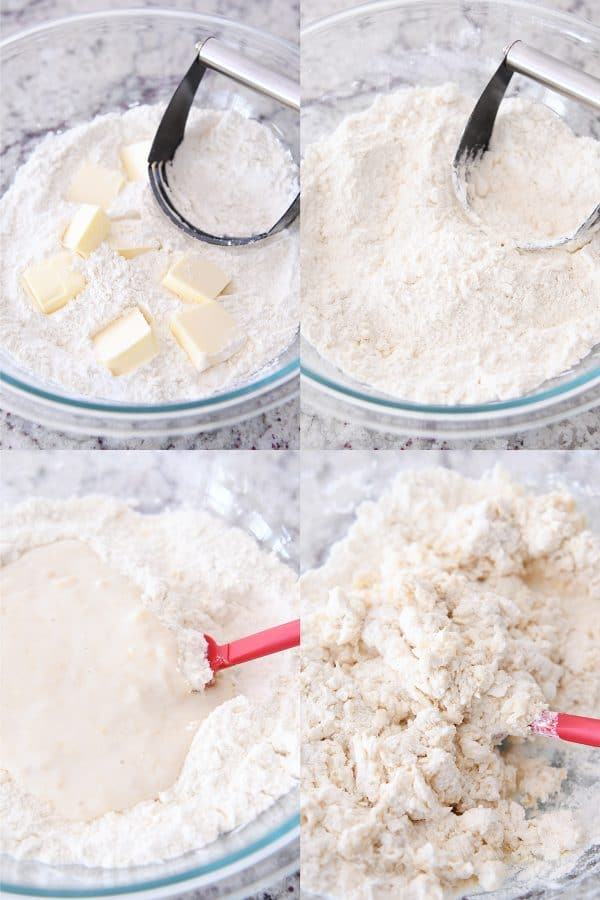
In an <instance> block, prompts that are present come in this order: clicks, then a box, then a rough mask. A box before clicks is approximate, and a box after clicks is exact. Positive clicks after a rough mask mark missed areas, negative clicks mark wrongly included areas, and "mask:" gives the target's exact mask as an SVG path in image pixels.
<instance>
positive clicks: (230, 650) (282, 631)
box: [204, 619, 300, 672]
mask: <svg viewBox="0 0 600 900" xmlns="http://www.w3.org/2000/svg"><path fill="white" fill-rule="evenodd" d="M204 640H205V641H206V643H207V644H208V651H207V656H208V664H209V666H210V667H211V669H212V670H213V672H218V671H219V670H220V669H230V668H231V666H239V665H240V663H245V662H250V660H252V659H260V657H261V656H269V655H270V654H271V653H279V651H280V650H289V649H290V648H291V647H297V646H298V645H299V644H300V619H294V621H293V622H286V623H285V624H284V625H276V626H275V627H274V628H267V629H266V631H259V632H257V633H256V634H250V635H248V637H244V638H238V640H237V641H231V642H230V643H229V644H217V642H216V641H215V639H214V638H212V637H211V636H210V635H209V634H205V635H204Z"/></svg>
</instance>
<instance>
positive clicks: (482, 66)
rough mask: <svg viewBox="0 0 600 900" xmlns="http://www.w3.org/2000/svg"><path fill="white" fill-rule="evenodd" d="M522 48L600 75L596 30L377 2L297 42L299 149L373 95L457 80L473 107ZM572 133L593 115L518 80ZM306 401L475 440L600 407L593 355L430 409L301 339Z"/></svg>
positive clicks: (482, 3)
mask: <svg viewBox="0 0 600 900" xmlns="http://www.w3.org/2000/svg"><path fill="white" fill-rule="evenodd" d="M516 38H520V39H522V40H524V41H526V42H528V43H530V44H531V45H533V46H534V47H539V48H540V49H543V50H546V52H548V53H551V54H553V55H554V56H557V57H558V58H559V59H563V60H565V61H566V62H570V63H571V64H572V65H575V66H578V67H580V68H585V69H587V70H588V71H589V72H591V73H592V74H595V75H597V76H600V28H599V27H598V26H596V25H592V24H591V23H589V22H584V21H581V20H579V19H576V18H575V17H573V16H570V15H566V14H563V13H560V12H552V11H551V10H549V9H542V8H540V7H539V6H533V5H531V4H529V3H526V2H521V0H493V2H491V0H401V2H396V0H381V2H376V3H369V4H366V5H364V6H358V7H356V8H354V9H350V10H347V11H345V12H342V13H339V14H337V15H333V16H330V17H328V18H325V19H321V20H319V21H317V22H315V23H313V24H311V25H309V26H308V27H306V28H305V29H304V30H303V32H302V124H301V133H302V144H303V146H306V145H307V144H308V143H312V142H313V141H315V140H318V139H319V138H321V137H324V136H325V135H328V134H330V133H331V132H332V131H333V130H334V128H335V127H336V126H337V125H338V124H339V122H340V121H341V120H342V119H343V118H344V117H345V116H347V115H348V114H350V113H354V112H358V111H360V110H362V109H365V108H366V107H368V106H369V105H370V104H371V103H372V101H373V100H374V98H375V96H376V95H377V94H378V93H385V92H390V91H393V90H397V89H399V88H402V87H403V86H409V85H416V84H418V85H434V84H439V83H441V82H445V81H455V82H457V83H458V84H459V86H460V87H461V88H462V89H463V90H464V91H466V92H468V93H470V94H471V95H472V96H473V97H476V96H478V95H479V94H480V93H481V91H482V89H483V86H484V85H485V84H486V82H487V80H488V79H489V77H490V76H491V74H492V72H493V71H494V70H495V68H496V67H497V65H498V61H499V59H500V58H501V54H502V50H503V48H504V46H505V45H506V44H508V43H510V42H511V41H513V40H515V39H516ZM519 87H520V88H522V93H523V94H524V95H527V96H530V97H532V98H534V99H536V100H538V101H540V102H542V103H545V104H546V105H548V106H549V107H550V108H551V109H553V110H554V111H555V112H556V113H557V114H559V115H560V116H562V117H563V118H564V119H566V121H567V122H569V124H570V125H571V126H572V127H573V128H574V129H575V131H577V132H578V133H580V134H590V135H594V136H595V137H597V138H600V123H599V121H598V116H597V113H596V112H594V111H593V110H591V109H589V108H586V107H584V106H583V105H581V104H575V103H572V102H569V101H567V100H565V99H564V98H562V97H561V96H559V95H558V94H555V93H552V92H550V91H547V90H544V89H542V88H541V87H540V86H539V85H537V84H536V83H535V82H533V81H531V80H529V79H519ZM301 358H302V400H303V403H305V404H306V405H307V406H310V407H313V408H314V409H315V410H317V411H318V412H320V413H322V414H323V415H325V416H334V417H337V418H340V419H344V420H346V421H350V422H353V423H355V424H358V425H364V426H366V427H368V428H373V429H376V430H380V431H388V432H396V433H402V434H409V435H414V436H419V437H448V438H452V437H459V438H467V437H478V436H485V435H487V436H491V435H501V434H508V433H510V432H514V431H516V430H522V429H525V428H533V427H535V426H539V425H542V424H544V423H547V422H552V421H556V420H558V419H559V418H564V417H566V416H569V415H573V414H574V413H575V412H580V411H583V410H587V409H591V408H592V407H594V406H597V405H598V404H599V403H600V346H598V347H596V348H595V350H594V351H593V352H592V353H590V354H589V355H588V356H587V357H586V358H585V359H584V360H583V361H582V362H580V363H579V365H577V366H575V367H574V368H573V369H572V370H570V371H569V372H565V373H563V374H562V375H560V376H559V377H557V378H554V379H552V380H551V381H548V382H546V383H545V384H543V385H541V386H540V387H539V388H537V389H536V390H535V391H532V392H531V393H530V394H527V395H526V396H523V397H515V398H513V399H511V400H507V401H505V402H501V403H488V404H479V405H477V406H427V405H424V404H416V403H411V402H410V399H409V398H407V399H406V400H403V399H399V398H397V397H392V396H390V395H388V394H385V393H383V392H381V391H378V390H375V389H371V388H369V387H368V386H366V385H365V384H362V383H360V382H358V381H356V380H354V379H353V378H351V377H349V376H348V375H346V374H345V373H343V372H341V371H340V370H339V369H338V368H337V367H336V366H334V365H332V364H331V363H328V362H327V360H325V359H323V358H322V357H321V356H320V354H319V353H318V352H317V351H316V349H315V348H314V347H313V346H312V345H311V344H309V342H308V341H307V340H303V341H302V348H301Z"/></svg>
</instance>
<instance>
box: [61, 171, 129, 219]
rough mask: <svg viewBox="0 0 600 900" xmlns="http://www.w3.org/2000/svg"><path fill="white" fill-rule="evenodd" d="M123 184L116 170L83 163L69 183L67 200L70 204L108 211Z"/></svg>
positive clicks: (120, 175) (123, 180)
mask: <svg viewBox="0 0 600 900" xmlns="http://www.w3.org/2000/svg"><path fill="white" fill-rule="evenodd" d="M124 184H125V179H124V178H123V176H122V174H121V173H120V172H119V171H117V170H116V169H107V168H105V167H104V166H97V165H95V164H94V163H89V162H85V163H83V165H81V166H80V167H79V169H78V170H77V172H76V173H75V176H74V178H73V180H72V181H71V185H70V187H69V190H68V192H67V200H70V201H71V202H72V203H92V204H93V205H94V206H101V207H102V208H103V209H108V208H109V206H110V205H111V204H112V203H113V201H114V200H115V198H116V196H117V194H118V193H119V191H120V190H121V188H122V187H123V185H124Z"/></svg>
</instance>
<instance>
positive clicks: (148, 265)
mask: <svg viewBox="0 0 600 900" xmlns="http://www.w3.org/2000/svg"><path fill="white" fill-rule="evenodd" d="M162 113H163V109H162V108H161V107H159V106H140V107H136V108H134V109H130V110H128V111H127V112H125V113H122V114H121V113H110V114H108V115H103V116H99V117H97V118H96V119H94V120H93V121H92V122H86V123H84V124H83V125H78V126H76V127H75V128H72V129H70V130H68V131H66V132H64V133H62V134H50V135H47V136H46V137H45V138H44V139H43V140H42V141H41V142H40V144H39V145H38V146H37V147H36V148H35V150H34V151H33V153H32V154H31V156H30V157H29V159H28V160H27V162H26V163H25V164H24V165H23V166H22V167H21V168H20V169H19V171H18V172H17V175H16V177H15V180H14V183H13V184H12V185H11V187H10V188H9V189H8V191H7V192H6V194H5V195H4V196H3V197H2V199H1V200H0V243H1V244H2V259H1V260H0V284H1V285H2V299H1V302H0V347H1V348H2V349H3V350H4V351H6V352H7V353H8V354H9V355H10V356H11V357H13V358H14V360H15V361H16V362H17V363H18V364H19V365H20V366H22V367H23V368H24V369H26V370H27V371H28V372H29V373H33V374H34V375H35V376H37V378H39V379H41V380H42V381H43V382H45V383H46V386H48V385H54V386H58V387H60V388H62V389H63V390H66V391H68V392H71V393H74V394H77V395H81V396H85V397H93V398H103V399H105V400H116V401H121V402H124V401H128V402H137V403H159V402H172V401H176V400H183V399H196V398H199V397H206V396H210V395H211V394H214V393H216V392H219V391H223V390H225V389H227V388H230V387H234V386H236V385H237V386H239V385H241V384H245V383H247V382H248V381H249V380H250V379H251V378H252V377H254V376H256V375H258V374H259V373H260V372H262V371H266V369H267V368H268V366H269V365H270V364H271V363H273V362H274V360H276V359H277V357H278V356H279V355H280V354H281V353H283V351H284V350H285V349H286V347H288V346H289V345H290V343H291V342H292V341H293V339H294V337H295V334H296V331H297V328H298V299H297V298H298V268H299V266H298V228H297V226H292V227H291V228H289V229H286V230H285V231H284V232H281V233H280V234H278V235H276V236H275V237H273V238H269V239H268V240H266V241H261V242H260V243H257V244H254V245H251V246H247V247H218V246H214V245H212V244H206V243H202V242H200V241H197V240H195V239H193V238H190V237H188V236H187V235H185V234H184V233H183V232H181V231H180V230H179V229H178V228H177V227H176V226H175V225H174V224H173V223H172V222H171V221H170V220H169V219H168V218H167V217H166V216H165V215H164V213H162V212H161V210H160V209H159V207H158V205H157V203H156V201H155V200H154V197H153V194H152V191H151V188H150V185H149V183H148V181H147V180H144V181H140V182H126V184H125V186H124V187H123V188H122V190H121V192H120V193H119V195H118V196H117V198H116V200H115V202H114V203H113V205H112V207H111V208H110V209H109V210H108V213H109V216H110V217H112V218H115V219H119V218H130V219H135V220H136V221H139V224H140V226H141V228H142V230H143V233H144V236H145V237H148V238H149V239H150V240H151V241H152V243H155V242H156V241H158V242H159V244H160V249H157V250H153V251H151V252H149V253H144V254H142V255H141V256H138V257H136V258H135V259H123V258H122V257H121V256H119V254H117V253H116V252H114V251H113V250H111V249H110V247H109V246H108V244H107V243H106V242H105V243H103V244H101V245H100V246H99V247H98V249H97V250H95V251H94V252H93V253H92V254H91V255H90V256H89V257H88V258H87V259H85V260H81V261H78V262H77V263H76V266H77V268H78V269H80V270H81V271H82V272H83V274H84V275H85V277H86V279H87V286H86V287H85V288H84V290H83V291H82V292H81V293H80V294H78V296H77V297H76V298H75V299H74V300H71V301H69V303H67V304H66V306H64V307H63V308H62V309H60V310H58V311H57V312H55V313H52V315H49V316H45V315H43V314H42V313H41V312H40V311H39V309H37V308H36V307H35V305H34V304H33V302H32V301H31V300H30V299H29V298H28V297H27V295H26V294H25V291H24V289H23V286H22V284H21V276H22V274H23V271H24V270H25V269H26V268H27V266H29V265H30V264H32V263H37V262H40V261H41V260H43V259H44V258H45V257H47V256H50V255H51V254H53V253H56V252H57V251H58V250H59V249H60V238H61V235H62V234H63V232H64V230H65V228H66V226H67V225H68V223H69V222H70V220H71V219H72V217H73V214H74V212H75V210H76V208H77V206H76V204H74V203H69V202H67V201H66V200H64V197H65V196H66V192H67V190H68V187H69V184H70V182H71V179H72V177H73V175H74V173H75V172H76V171H77V169H78V167H79V166H80V165H81V163H82V162H84V161H91V162H93V163H97V164H100V165H103V166H106V167H108V168H112V169H120V168H121V163H120V157H119V150H120V147H121V146H122V145H123V144H131V143H135V142H137V141H144V140H150V139H151V138H152V136H153V135H154V133H155V131H156V128H157V126H158V123H159V121H160V118H161V116H162ZM188 127H189V129H190V132H191V135H190V141H189V143H188V142H187V141H184V143H183V144H182V145H181V148H180V151H179V152H178V154H177V155H176V163H178V165H176V166H175V164H174V167H175V172H176V181H177V185H178V186H179V188H180V190H182V191H183V192H184V193H185V196H186V198H187V202H188V203H191V204H192V206H193V207H194V209H197V208H201V207H202V208H203V209H204V219H203V221H205V220H207V218H208V223H207V224H209V225H211V224H214V225H215V230H217V231H218V230H220V229H219V228H218V227H216V226H217V225H222V226H223V227H224V228H226V230H230V231H231V232H233V233H234V234H235V233H240V234H251V233H253V231H254V230H255V227H256V225H257V223H260V222H265V221H266V222H268V224H270V225H272V224H274V221H275V219H273V221H271V219H272V216H273V212H274V210H276V209H278V208H279V207H282V208H285V207H286V206H287V205H288V203H289V201H290V200H291V198H292V197H293V196H294V194H295V192H296V189H297V184H296V181H297V173H296V171H295V165H294V163H293V161H292V159H291V157H290V154H289V151H288V150H287V149H286V148H285V147H284V146H283V144H282V143H281V142H280V141H279V140H277V139H276V138H275V136H274V135H273V132H272V131H271V130H270V129H269V128H268V127H267V126H266V125H263V124H259V123H257V122H253V121H252V120H249V119H248V118H246V117H245V116H243V115H242V114H241V113H239V112H237V111H235V110H229V111H227V112H217V111H214V110H199V109H194V110H192V112H191V114H190V118H189V126H188ZM241 148H243V152H244V153H245V154H246V157H247V158H248V160H251V161H252V165H250V163H248V167H247V168H246V169H244V171H242V172H240V176H239V177H240V182H239V184H238V181H237V178H238V170H239V169H240V166H241V163H240V162H239V158H240V154H241V153H242V149H241ZM194 154H195V155H197V156H198V157H199V158H200V160H199V161H198V163H197V165H195V166H194V167H193V170H192V171H191V172H190V173H189V177H188V174H186V171H185V169H186V165H187V164H188V163H189V157H190V155H194ZM225 170H227V171H228V172H229V178H226V177H225V175H224V171H225ZM211 171H214V173H215V174H214V178H212V179H211V177H210V174H211ZM257 171H261V173H262V175H261V180H260V181H259V182H258V183H255V182H254V181H253V178H254V177H255V176H256V175H257ZM186 209H187V208H186ZM191 217H192V220H193V219H194V216H193V215H192V216H191ZM215 218H216V221H215ZM200 224H202V222H201V223H200ZM190 250H192V251H194V252H195V253H199V254H201V255H202V256H203V257H205V258H206V259H208V260H210V261H211V262H213V263H215V264H216V265H217V266H219V267H220V268H221V269H223V270H224V271H225V272H227V273H228V274H229V275H231V278H232V280H231V283H230V284H229V285H228V287H227V288H226V292H225V293H224V294H222V295H221V296H220V297H219V302H221V303H222V304H223V306H224V307H225V308H226V309H227V311H228V312H230V313H231V315H232V316H233V317H234V318H235V319H236V321H237V322H238V323H239V325H240V327H241V328H242V330H243V331H244V333H245V335H246V338H247V340H246V343H245V344H244V346H243V348H242V349H241V350H240V351H239V352H238V353H236V354H235V355H234V356H233V357H232V358H231V359H229V360H227V361H226V362H224V363H221V364H220V365H217V366H212V367H211V368H210V369H207V370H206V371H205V372H200V373H199V372H197V371H196V369H195V368H194V366H193V365H192V363H191V362H190V360H189V357H188V356H187V354H186V353H185V352H184V351H183V350H182V349H181V347H180V346H179V345H178V343H177V341H176V340H175V338H174V337H173V335H172V334H171V331H170V327H169V320H170V318H171V316H172V315H173V314H174V313H175V312H177V311H178V310H181V300H180V299H179V298H178V297H176V296H175V295H174V294H172V293H171V292H170V291H168V290H167V289H166V288H164V287H163V286H162V284H161V280H162V278H163V276H164V274H165V272H166V270H167V269H168V267H169V265H170V264H171V263H172V262H173V260H174V259H175V258H176V257H177V255H179V254H181V253H184V252H186V251H190ZM136 305H141V306H142V307H143V308H144V309H145V310H147V311H148V312H149V313H150V314H151V316H152V317H153V328H154V331H155V334H156V336H157V339H158V343H159V346H160V353H159V355H158V356H157V357H156V358H155V359H154V360H152V362H150V363H148V364H146V365H144V366H142V367H140V368H139V369H137V370H136V371H135V372H132V373H131V374H129V375H123V376H120V377H118V378H115V377H113V376H112V375H111V374H110V372H109V371H108V369H107V368H106V367H105V366H103V365H102V364H101V363H99V362H98V360H97V359H96V356H95V353H94V347H93V344H92V338H93V337H94V335H96V334H97V333H98V331H100V330H101V329H102V328H104V327H105V326H106V325H107V324H108V323H109V322H111V321H113V319H116V318H117V317H118V316H120V315H122V314H123V313H124V312H126V311H127V310H128V309H130V308H131V307H133V306H136Z"/></svg>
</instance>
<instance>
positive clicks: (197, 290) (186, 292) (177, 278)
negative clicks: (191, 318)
mask: <svg viewBox="0 0 600 900" xmlns="http://www.w3.org/2000/svg"><path fill="white" fill-rule="evenodd" d="M230 281H231V278H230V276H229V275H226V274H225V272H222V271H221V269H219V267H218V266H215V265H214V263H211V262H210V261H209V260H208V259H203V257H202V256H198V254H197V253H186V254H185V256H182V257H181V258H180V259H178V260H177V261H176V262H174V263H173V265H172V266H171V268H170V269H169V271H168V272H167V274H166V275H165V277H164V278H163V282H162V283H163V285H164V287H166V288H168V290H170V291H173V293H174V294H177V296H178V297H181V299H182V300H188V301H189V302H190V303H208V301H209V300H214V299H215V297H216V296H217V295H218V294H220V293H221V291H222V290H223V288H225V287H227V285H228V284H229V282H230Z"/></svg>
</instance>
